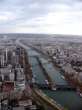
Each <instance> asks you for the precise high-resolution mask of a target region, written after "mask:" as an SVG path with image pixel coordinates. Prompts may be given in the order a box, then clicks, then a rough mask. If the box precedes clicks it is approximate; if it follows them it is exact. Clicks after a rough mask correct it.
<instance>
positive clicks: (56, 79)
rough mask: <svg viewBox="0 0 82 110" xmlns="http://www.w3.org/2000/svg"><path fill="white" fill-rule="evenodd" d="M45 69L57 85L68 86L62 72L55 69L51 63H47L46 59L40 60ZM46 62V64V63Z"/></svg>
mask: <svg viewBox="0 0 82 110" xmlns="http://www.w3.org/2000/svg"><path fill="white" fill-rule="evenodd" d="M40 61H41V62H42V64H43V66H44V68H45V69H46V71H47V73H48V75H49V76H50V77H51V79H52V81H53V82H54V83H55V84H57V85H68V83H67V81H65V80H64V79H63V78H62V76H61V74H60V72H59V71H58V70H56V68H54V67H53V64H52V63H51V62H48V61H45V59H43V58H40ZM45 62H46V63H45Z"/></svg>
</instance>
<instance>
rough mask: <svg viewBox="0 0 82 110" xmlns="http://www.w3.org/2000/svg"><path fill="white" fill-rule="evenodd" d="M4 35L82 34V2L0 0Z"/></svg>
mask: <svg viewBox="0 0 82 110" xmlns="http://www.w3.org/2000/svg"><path fill="white" fill-rule="evenodd" d="M0 32H24V33H28V32H29V33H52V34H53V33H55V34H78V35H82V0H0Z"/></svg>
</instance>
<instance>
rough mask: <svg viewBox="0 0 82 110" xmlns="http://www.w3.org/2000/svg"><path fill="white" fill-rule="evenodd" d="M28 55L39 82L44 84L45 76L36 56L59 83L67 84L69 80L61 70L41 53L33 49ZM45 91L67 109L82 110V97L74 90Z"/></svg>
mask: <svg viewBox="0 0 82 110" xmlns="http://www.w3.org/2000/svg"><path fill="white" fill-rule="evenodd" d="M28 55H29V61H30V64H31V65H32V72H33V75H35V76H36V81H37V82H38V83H40V84H44V83H45V77H44V74H43V71H42V69H41V67H40V65H39V64H38V61H37V58H36V57H35V56H38V57H39V58H40V60H41V62H42V63H43V66H44V67H45V69H46V71H47V72H48V74H49V75H50V77H51V78H52V79H53V81H54V82H56V83H57V84H62V85H67V82H66V81H65V80H64V79H62V77H61V74H60V72H59V71H58V70H57V69H56V68H54V67H53V65H52V63H51V62H49V61H48V60H45V59H44V58H42V56H41V55H40V54H39V53H37V52H36V51H34V50H32V49H31V50H29V51H28ZM43 92H44V93H45V94H46V95H48V96H49V97H51V98H52V99H54V100H55V101H57V102H58V103H59V104H61V105H62V106H64V107H65V108H66V110H82V98H81V97H80V96H79V95H78V94H77V93H76V92H74V91H51V90H46V89H44V90H43Z"/></svg>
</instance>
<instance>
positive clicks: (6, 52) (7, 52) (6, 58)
mask: <svg viewBox="0 0 82 110" xmlns="http://www.w3.org/2000/svg"><path fill="white" fill-rule="evenodd" d="M7 58H8V49H7V48H6V63H7V61H8V59H7Z"/></svg>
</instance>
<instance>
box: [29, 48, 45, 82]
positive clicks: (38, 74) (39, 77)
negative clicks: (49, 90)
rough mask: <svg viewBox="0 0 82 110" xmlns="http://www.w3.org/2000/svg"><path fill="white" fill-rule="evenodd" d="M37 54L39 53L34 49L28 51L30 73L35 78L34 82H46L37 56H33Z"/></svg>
mask: <svg viewBox="0 0 82 110" xmlns="http://www.w3.org/2000/svg"><path fill="white" fill-rule="evenodd" d="M37 55H39V54H38V53H36V52H35V51H32V50H30V51H28V56H29V62H30V64H31V66H32V73H33V76H34V78H35V82H36V83H37V84H46V83H45V76H44V73H43V70H42V68H41V67H40V65H39V63H38V60H37V58H36V57H35V56H37Z"/></svg>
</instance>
